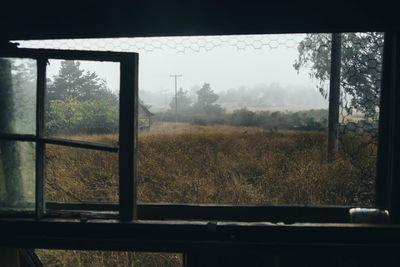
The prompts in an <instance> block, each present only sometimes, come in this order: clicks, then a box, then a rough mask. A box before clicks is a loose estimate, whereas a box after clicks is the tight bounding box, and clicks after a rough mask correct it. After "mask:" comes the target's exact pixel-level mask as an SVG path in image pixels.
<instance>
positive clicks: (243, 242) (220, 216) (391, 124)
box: [0, 31, 400, 253]
mask: <svg viewBox="0 0 400 267" xmlns="http://www.w3.org/2000/svg"><path fill="white" fill-rule="evenodd" d="M26 51H29V50H26ZM67 53H70V54H69V55H70V56H68V57H67V59H77V58H78V59H85V57H83V58H81V57H79V55H78V54H77V51H68V52H67ZM83 53H86V52H83ZM113 54H114V53H113ZM123 54H124V53H123ZM123 54H121V56H122V55H123ZM0 56H3V54H0ZM24 56H26V54H25V55H24ZM63 58H65V57H63ZM134 58H136V60H137V55H136V56H134ZM86 59H87V58H86ZM120 59H121V61H120V62H122V61H123V58H120ZM94 60H99V59H98V58H97V59H94ZM399 64H400V36H399V32H393V31H392V32H390V31H389V32H385V47H384V59H383V77H382V80H383V83H382V91H381V104H380V108H381V111H380V121H379V124H380V125H379V146H378V160H377V180H376V206H377V207H379V208H382V209H389V211H390V213H391V224H390V225H374V224H365V225H363V224H351V223H347V222H348V217H347V216H348V209H349V207H343V206H340V207H306V206H286V207H285V206H234V205H184V204H182V205H179V204H165V205H164V204H139V205H135V204H136V203H135V202H134V203H132V204H126V205H123V206H122V205H121V204H120V205H119V206H118V205H115V204H96V203H94V204H90V203H89V204H88V203H86V204H73V203H48V208H49V209H54V210H62V209H64V210H68V211H71V212H75V214H77V215H78V217H76V218H72V217H70V218H67V219H63V218H59V217H56V218H42V219H39V220H37V219H36V220H35V219H13V218H3V219H0V245H7V246H16V247H18V246H21V244H23V246H25V247H42V248H70V249H107V250H115V249H117V250H138V251H169V252H187V251H193V250H197V249H204V248H207V249H213V248H216V247H218V248H221V247H223V248H226V249H233V248H235V249H241V248H246V249H248V248H249V247H251V248H253V249H270V250H273V249H275V250H276V249H279V250H280V251H282V250H283V249H289V250H290V249H294V248H295V249H302V250H309V249H314V250H318V249H325V248H335V249H336V250H340V249H341V250H343V251H346V250H348V249H349V248H354V249H356V250H357V251H359V252H362V253H364V252H366V251H367V250H370V251H374V252H376V251H377V250H379V249H380V250H381V251H383V252H389V251H393V252H395V251H397V250H398V249H399V248H400V225H399V223H400V220H399V217H400V199H399V198H398V197H397V196H399V193H400V178H399V177H400V164H398V162H399V160H400V156H399V155H398V153H396V152H398V151H400V139H398V138H396V136H398V135H400V108H399V104H396V103H400V93H398V92H399V90H400V83H399V80H398V79H399V78H398V77H399V75H398V73H400V67H399V66H400V65H399ZM132 67H133V66H132ZM127 69H129V68H127ZM135 73H136V75H137V67H136V69H135ZM121 75H122V71H121ZM136 78H137V76H136ZM136 81H137V79H136ZM126 83H127V84H129V82H128V81H126ZM121 84H123V83H121ZM136 86H137V84H136ZM121 90H122V88H121ZM135 91H136V94H137V90H135ZM135 96H136V98H135V97H134V101H137V95H135ZM124 103H125V102H124ZM134 103H136V102H134ZM125 104H127V103H125ZM121 105H122V102H121ZM135 106H136V107H137V103H136V105H135ZM131 108H132V107H131ZM121 109H122V108H121ZM131 112H132V110H131ZM134 112H136V114H137V111H136V110H135V111H134ZM135 118H136V116H135ZM130 119H132V118H130ZM136 125H137V124H136ZM121 126H122V125H121ZM120 138H121V136H120ZM125 141H127V140H125ZM128 141H129V140H128ZM130 141H132V140H130ZM135 142H136V139H135ZM128 143H129V142H128ZM129 146H130V147H131V148H132V149H133V150H130V151H131V152H128V151H127V152H125V153H128V154H130V155H128V157H132V158H133V159H136V155H135V154H134V153H136V144H135V143H134V144H132V142H130V143H129ZM120 153H121V151H120ZM132 154H134V155H132ZM127 171H128V172H132V171H133V172H135V171H136V170H132V169H127ZM131 182H133V183H135V181H131ZM120 187H121V185H120ZM130 192H131V193H130V194H131V196H132V195H134V194H135V193H134V192H133V191H130ZM128 196H129V193H127V192H125V197H128ZM131 196H129V197H131ZM123 199H124V200H126V198H122V197H121V198H120V201H122V200H123ZM128 201H133V200H132V199H130V200H129V199H128ZM134 201H136V197H135V199H134ZM104 210H110V211H120V219H121V220H120V221H115V220H108V219H104V218H101V217H99V218H92V219H89V220H88V219H87V218H82V217H79V216H81V215H82V214H83V213H84V212H85V211H104ZM135 211H136V212H135ZM121 212H122V213H123V212H126V214H128V215H125V216H121ZM71 214H72V213H71ZM79 214H80V215H79ZM135 215H136V216H137V217H136V219H137V220H133V221H131V222H122V221H129V220H130V219H131V218H132V219H135ZM224 221H225V222H224ZM279 222H283V223H279ZM353 251H354V250H353Z"/></svg>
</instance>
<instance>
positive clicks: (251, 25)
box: [0, 0, 397, 40]
mask: <svg viewBox="0 0 400 267" xmlns="http://www.w3.org/2000/svg"><path fill="white" fill-rule="evenodd" d="M10 2H11V1H10ZM26 2H27V3H25V4H24V2H20V1H13V2H11V3H5V2H2V7H1V11H2V15H1V16H0V25H1V27H0V39H3V40H18V39H49V38H92V37H93V38H94V37H134V36H174V35H203V34H254V33H276V32H329V31H372V30H373V31H380V30H384V29H386V30H387V29H393V28H396V27H397V25H396V20H397V19H396V18H397V14H396V8H394V7H393V4H391V3H390V2H388V3H387V2H385V1H375V2H371V3H370V2H369V1H352V0H347V1H343V0H337V1H333V0H330V1H322V0H321V1H311V0H305V1H289V0H281V1H276V0H274V1H272V0H269V1H268V0H267V1H255V0H252V1H233V0H232V1H225V0H220V1H211V0H203V1H162V0H147V1H144V0H142V1H138V0H136V1H129V2H128V3H119V2H118V1H109V3H108V4H104V3H103V2H102V1H80V2H79V3H75V2H74V1H52V2H51V4H48V3H46V1H42V2H40V1H30V2H28V1H26ZM43 2H44V3H43Z"/></svg>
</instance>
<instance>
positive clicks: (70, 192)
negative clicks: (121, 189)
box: [46, 145, 118, 202]
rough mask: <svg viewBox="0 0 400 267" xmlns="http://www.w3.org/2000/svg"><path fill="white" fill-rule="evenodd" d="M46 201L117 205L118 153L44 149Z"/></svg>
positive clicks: (76, 149)
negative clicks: (111, 203)
mask: <svg viewBox="0 0 400 267" xmlns="http://www.w3.org/2000/svg"><path fill="white" fill-rule="evenodd" d="M46 201H61V202H63V201H67V202H118V153H112V152H103V151H95V150H88V149H81V148H73V147H65V146H58V145H46Z"/></svg>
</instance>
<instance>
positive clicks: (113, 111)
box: [46, 97, 118, 135]
mask: <svg viewBox="0 0 400 267" xmlns="http://www.w3.org/2000/svg"><path fill="white" fill-rule="evenodd" d="M117 129H118V106H117V105H113V103H110V102H109V101H107V99H102V100H86V101H78V100H77V99H76V98H72V97H69V98H67V99H66V100H51V101H50V108H49V112H48V113H47V124H46V130H47V133H48V134H52V135H54V134H66V133H68V134H76V133H89V134H92V133H113V132H116V131H117Z"/></svg>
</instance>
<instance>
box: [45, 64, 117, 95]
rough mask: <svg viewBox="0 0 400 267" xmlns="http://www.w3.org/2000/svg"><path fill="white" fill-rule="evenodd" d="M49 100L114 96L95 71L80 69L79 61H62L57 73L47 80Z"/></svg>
mask: <svg viewBox="0 0 400 267" xmlns="http://www.w3.org/2000/svg"><path fill="white" fill-rule="evenodd" d="M47 97H48V99H49V100H56V99H58V100H65V99H67V98H70V97H72V98H75V99H77V100H79V101H86V100H96V99H104V98H114V99H116V96H115V95H114V94H113V93H112V92H111V91H110V90H109V89H108V88H107V84H106V82H105V81H104V80H103V79H101V78H100V77H99V76H98V75H97V74H96V72H90V71H86V72H85V70H83V69H80V62H79V61H70V60H67V61H63V62H61V67H60V70H59V73H58V75H56V76H54V77H53V80H50V81H49V86H48V93H47Z"/></svg>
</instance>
